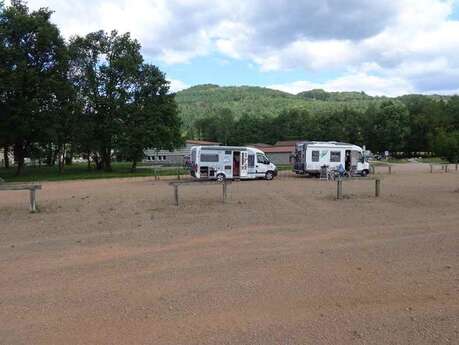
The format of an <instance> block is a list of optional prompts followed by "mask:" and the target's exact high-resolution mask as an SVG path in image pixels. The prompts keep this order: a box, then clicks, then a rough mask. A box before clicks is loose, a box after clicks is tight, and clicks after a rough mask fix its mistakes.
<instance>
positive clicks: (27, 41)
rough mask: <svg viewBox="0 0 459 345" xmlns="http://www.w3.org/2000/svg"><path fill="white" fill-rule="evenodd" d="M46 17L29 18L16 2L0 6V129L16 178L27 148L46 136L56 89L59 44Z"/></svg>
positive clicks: (46, 13) (61, 44)
mask: <svg viewBox="0 0 459 345" xmlns="http://www.w3.org/2000/svg"><path fill="white" fill-rule="evenodd" d="M51 14H52V12H51V11H50V10H48V9H46V8H41V9H39V10H37V11H33V12H30V11H29V9H28V7H27V6H26V5H25V3H24V2H23V1H20V0H13V1H11V6H8V7H5V6H4V5H3V4H0V102H1V106H0V109H1V114H0V116H1V118H0V127H1V131H2V132H3V133H5V132H6V133H8V134H9V135H8V140H7V141H8V143H7V144H8V145H9V144H11V145H14V155H15V160H16V163H17V174H20V173H21V171H22V170H23V167H24V158H25V156H26V154H27V152H28V151H30V148H31V145H32V144H35V143H36V142H38V141H40V140H41V139H43V138H44V137H45V136H46V131H47V130H48V122H47V121H46V118H47V117H49V115H50V112H51V111H52V110H51V109H52V108H53V102H54V101H55V99H56V92H57V91H58V90H59V88H60V87H61V84H60V83H59V80H60V73H61V64H62V63H63V61H65V58H64V56H65V44H64V41H63V39H62V37H61V36H60V33H59V30H58V29H57V27H56V26H55V25H54V24H52V23H51V22H50V18H51ZM64 63H65V62H64Z"/></svg>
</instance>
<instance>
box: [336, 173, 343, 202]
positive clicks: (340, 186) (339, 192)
mask: <svg viewBox="0 0 459 345" xmlns="http://www.w3.org/2000/svg"><path fill="white" fill-rule="evenodd" d="M342 198H343V181H342V180H341V179H340V178H339V179H338V180H337V181H336V199H337V200H341V199H342Z"/></svg>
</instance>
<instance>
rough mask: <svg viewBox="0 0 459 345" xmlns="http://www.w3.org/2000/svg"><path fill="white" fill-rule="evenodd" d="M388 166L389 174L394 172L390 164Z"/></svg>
mask: <svg viewBox="0 0 459 345" xmlns="http://www.w3.org/2000/svg"><path fill="white" fill-rule="evenodd" d="M388 168H389V175H391V174H392V167H391V166H390V165H388Z"/></svg>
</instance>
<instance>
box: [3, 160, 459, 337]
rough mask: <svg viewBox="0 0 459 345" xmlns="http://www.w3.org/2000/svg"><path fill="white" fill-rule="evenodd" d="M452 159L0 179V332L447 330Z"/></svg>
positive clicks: (458, 303) (456, 187) (452, 263)
mask: <svg viewBox="0 0 459 345" xmlns="http://www.w3.org/2000/svg"><path fill="white" fill-rule="evenodd" d="M385 170H386V169H384V168H379V169H378V170H377V171H381V172H382V173H385ZM452 170H453V171H451V172H449V173H447V174H446V173H441V172H440V171H439V170H438V171H436V172H435V173H434V174H430V170H429V167H428V165H421V164H404V165H399V166H396V167H394V168H393V174H392V175H390V176H389V175H387V174H384V175H383V180H382V195H381V197H380V198H379V199H375V198H374V182H372V181H346V182H344V185H343V189H344V193H345V199H344V200H342V201H336V200H335V199H334V196H335V193H336V184H334V183H331V182H325V181H319V180H317V179H308V178H286V177H283V178H280V179H277V180H274V181H271V182H266V181H246V182H238V183H233V184H232V185H230V186H229V187H228V202H227V203H226V204H222V202H221V187H220V186H213V185H210V186H198V187H195V186H192V187H184V188H182V189H183V190H181V191H180V197H181V205H180V206H179V207H176V206H174V205H173V193H172V188H171V187H170V186H169V185H168V183H167V181H159V182H158V181H156V182H155V181H153V180H152V179H151V178H140V179H119V180H97V181H78V182H53V183H44V184H43V190H42V191H40V192H39V193H38V197H39V208H40V212H39V213H37V214H31V213H29V212H28V209H27V206H28V205H27V202H28V195H27V192H0V344H2V345H4V344H5V345H16V344H123V345H124V344H174V345H175V344H186V345H193V344H244V345H255V344H260V345H265V344H276V345H291V344H416V345H421V344H459V172H455V171H454V169H452ZM283 174H284V175H285V173H283Z"/></svg>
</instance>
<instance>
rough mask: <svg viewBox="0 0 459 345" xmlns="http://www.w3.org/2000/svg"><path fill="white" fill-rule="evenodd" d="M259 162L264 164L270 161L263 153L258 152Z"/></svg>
mask: <svg viewBox="0 0 459 345" xmlns="http://www.w3.org/2000/svg"><path fill="white" fill-rule="evenodd" d="M257 162H258V163H262V164H268V163H269V161H268V159H267V158H266V157H265V155H264V154H262V153H257Z"/></svg>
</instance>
